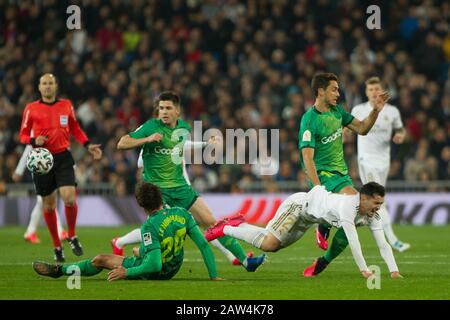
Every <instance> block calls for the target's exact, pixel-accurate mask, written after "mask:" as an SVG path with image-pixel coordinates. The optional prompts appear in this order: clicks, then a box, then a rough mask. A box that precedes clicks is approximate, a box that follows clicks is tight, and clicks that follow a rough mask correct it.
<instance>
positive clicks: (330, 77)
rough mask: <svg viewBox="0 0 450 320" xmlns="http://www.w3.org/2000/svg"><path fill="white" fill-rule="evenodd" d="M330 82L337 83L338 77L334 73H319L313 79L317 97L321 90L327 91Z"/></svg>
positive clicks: (313, 87) (312, 83)
mask: <svg viewBox="0 0 450 320" xmlns="http://www.w3.org/2000/svg"><path fill="white" fill-rule="evenodd" d="M330 81H336V82H337V81H338V77H337V75H335V74H334V73H318V74H316V75H315V76H314V77H313V79H312V81H311V87H312V89H313V92H314V94H315V96H316V97H317V96H318V95H319V88H322V89H324V90H325V89H326V88H327V87H328V85H329V84H330Z"/></svg>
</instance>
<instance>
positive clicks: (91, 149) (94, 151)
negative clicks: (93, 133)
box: [88, 144, 103, 160]
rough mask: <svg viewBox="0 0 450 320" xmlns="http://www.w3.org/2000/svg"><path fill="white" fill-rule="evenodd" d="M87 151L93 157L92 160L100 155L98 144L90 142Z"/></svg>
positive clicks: (100, 150) (97, 158)
mask: <svg viewBox="0 0 450 320" xmlns="http://www.w3.org/2000/svg"><path fill="white" fill-rule="evenodd" d="M88 151H89V153H90V154H92V156H93V157H94V160H99V159H100V158H101V157H102V154H103V152H102V149H100V144H90V145H89V146H88Z"/></svg>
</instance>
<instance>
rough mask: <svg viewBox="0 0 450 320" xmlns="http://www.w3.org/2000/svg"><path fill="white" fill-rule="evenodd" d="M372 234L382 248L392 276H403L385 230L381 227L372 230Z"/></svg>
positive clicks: (381, 250)
mask: <svg viewBox="0 0 450 320" xmlns="http://www.w3.org/2000/svg"><path fill="white" fill-rule="evenodd" d="M372 235H373V237H374V239H375V241H376V243H377V246H378V248H379V249H380V254H381V256H382V257H383V260H384V261H385V262H386V264H387V266H388V268H389V272H390V273H391V277H392V278H403V277H402V276H401V274H400V272H399V270H398V267H397V263H396V262H395V257H394V253H393V252H392V248H391V246H390V245H389V243H388V242H387V241H386V238H385V236H384V231H383V230H380V229H377V230H372Z"/></svg>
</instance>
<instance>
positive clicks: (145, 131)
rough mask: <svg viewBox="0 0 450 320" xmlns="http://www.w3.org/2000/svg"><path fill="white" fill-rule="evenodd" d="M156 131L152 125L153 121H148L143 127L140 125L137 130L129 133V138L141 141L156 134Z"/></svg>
mask: <svg viewBox="0 0 450 320" xmlns="http://www.w3.org/2000/svg"><path fill="white" fill-rule="evenodd" d="M156 132H157V129H156V126H155V123H154V119H152V120H148V121H147V122H145V123H144V124H143V125H141V126H140V127H139V128H137V129H136V130H134V131H133V132H130V133H129V136H130V137H132V138H134V139H142V138H145V137H148V136H151V135H152V134H154V133H156Z"/></svg>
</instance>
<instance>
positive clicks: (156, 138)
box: [147, 133, 163, 142]
mask: <svg viewBox="0 0 450 320" xmlns="http://www.w3.org/2000/svg"><path fill="white" fill-rule="evenodd" d="M162 138H163V136H162V134H160V133H154V134H152V135H151V136H148V141H147V142H154V141H156V142H160V141H161V140H162Z"/></svg>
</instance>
